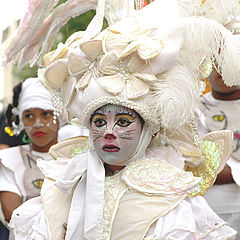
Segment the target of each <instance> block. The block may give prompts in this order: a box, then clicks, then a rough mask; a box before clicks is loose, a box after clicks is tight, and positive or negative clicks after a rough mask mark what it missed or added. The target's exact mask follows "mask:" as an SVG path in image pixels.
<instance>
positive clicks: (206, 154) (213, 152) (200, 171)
mask: <svg viewBox="0 0 240 240" xmlns="http://www.w3.org/2000/svg"><path fill="white" fill-rule="evenodd" d="M202 154H203V161H202V163H201V164H199V165H198V166H196V167H189V166H188V167H187V169H186V170H187V171H191V172H192V173H193V175H194V176H196V177H201V178H202V182H201V183H200V184H199V189H200V190H199V191H195V192H193V193H192V194H190V196H191V197H195V196H197V195H201V196H204V195H205V193H206V192H207V191H208V190H209V188H211V186H212V185H213V183H214V181H215V179H216V177H217V171H218V168H219V167H220V164H221V157H222V152H221V150H220V147H219V145H218V144H217V143H214V142H211V141H203V142H202Z"/></svg>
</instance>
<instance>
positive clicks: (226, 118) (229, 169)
mask: <svg viewBox="0 0 240 240" xmlns="http://www.w3.org/2000/svg"><path fill="white" fill-rule="evenodd" d="M225 27H226V28H227V29H228V30H229V31H230V32H231V33H232V34H233V35H234V37H235V38H236V40H237V41H238V44H239V47H240V21H239V20H236V19H235V20H232V21H230V22H228V23H227V24H226V25H225ZM239 54H240V48H239ZM209 80H210V85H211V92H210V93H208V94H206V95H204V96H203V97H202V98H201V104H200V111H199V116H200V126H199V130H200V135H202V136H203V135H205V134H206V133H208V132H211V131H219V130H225V129H230V130H232V131H233V149H232V151H233V153H232V156H231V158H230V159H229V160H228V162H227V165H226V166H225V168H224V170H223V171H222V172H221V173H220V174H219V175H218V177H217V180H216V182H215V184H214V185H213V187H212V188H211V189H210V191H209V192H208V193H207V194H206V196H205V197H206V199H207V201H208V203H209V205H210V206H211V207H212V208H213V210H214V211H215V212H216V213H217V214H219V215H220V216H221V217H222V218H223V219H224V220H225V221H227V222H228V223H229V225H230V226H232V227H233V228H235V229H236V230H237V231H238V235H237V238H236V239H240V232H239V231H240V188H239V186H240V178H239V176H240V123H239V112H240V89H239V86H232V87H228V86H226V85H225V84H224V82H223V81H222V78H221V75H220V74H219V73H217V72H216V70H215V69H213V71H212V72H211V74H210V76H209ZM223 196H224V197H223Z"/></svg>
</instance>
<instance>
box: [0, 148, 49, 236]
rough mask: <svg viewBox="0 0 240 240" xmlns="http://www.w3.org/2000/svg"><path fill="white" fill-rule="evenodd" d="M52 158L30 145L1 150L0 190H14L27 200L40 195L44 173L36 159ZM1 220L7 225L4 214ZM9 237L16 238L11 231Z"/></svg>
mask: <svg viewBox="0 0 240 240" xmlns="http://www.w3.org/2000/svg"><path fill="white" fill-rule="evenodd" d="M37 158H40V159H44V160H51V159H52V158H51V157H50V156H49V155H48V153H41V152H36V151H33V150H31V147H30V145H24V146H17V147H12V148H7V149H3V150H1V151H0V191H7V192H13V193H16V194H17V195H19V196H20V197H21V198H22V201H26V200H27V199H30V198H32V197H36V196H39V194H40V189H41V186H42V183H43V174H42V173H41V171H40V170H39V169H38V167H37V165H36V159H37ZM1 216H2V218H1V221H2V222H3V223H4V224H5V225H6V222H5V220H4V219H3V215H2V214H1ZM9 239H14V238H13V236H12V233H11V232H10V236H9Z"/></svg>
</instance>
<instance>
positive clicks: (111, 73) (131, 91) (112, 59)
mask: <svg viewBox="0 0 240 240" xmlns="http://www.w3.org/2000/svg"><path fill="white" fill-rule="evenodd" d="M46 2H48V1H46ZM70 2H72V1H68V2H66V4H70ZM85 2H86V1H85ZM110 2H111V1H109V2H106V3H105V1H104V0H99V1H98V5H97V3H96V2H94V3H92V2H91V1H88V4H86V3H85V4H82V5H79V6H81V10H82V11H85V10H86V6H87V7H88V8H89V7H90V6H96V5H97V11H96V16H95V17H94V19H93V20H92V22H91V23H90V25H89V27H88V28H87V30H86V31H85V32H78V33H75V34H73V35H72V36H70V37H69V39H68V40H67V41H66V43H65V44H59V46H58V48H57V49H56V50H55V51H53V52H51V53H49V54H47V55H46V56H45V58H44V61H45V65H46V67H45V68H42V69H40V70H39V77H40V78H41V79H42V82H43V83H44V84H45V86H47V87H48V88H49V89H51V90H52V91H53V92H54V94H55V97H56V99H57V100H56V107H57V108H58V109H59V106H61V104H60V102H62V101H63V106H64V109H65V110H66V111H67V112H68V114H67V115H68V117H69V118H70V119H71V118H73V117H77V118H78V119H79V121H80V124H83V125H85V126H86V125H87V124H88V120H89V118H90V115H91V114H92V113H93V111H95V110H96V109H97V108H98V107H100V106H102V105H104V104H108V103H112V104H120V105H124V106H126V107H130V108H132V109H135V110H136V111H137V112H138V113H139V114H140V115H141V116H142V117H143V119H144V120H145V121H146V122H147V123H149V124H150V125H151V126H152V129H153V131H158V129H159V128H160V127H164V128H170V129H171V128H177V127H179V126H182V125H184V124H185V123H187V122H189V120H190V118H191V116H192V115H193V113H194V110H195V108H196V104H197V101H198V97H199V78H200V77H201V74H202V68H203V65H204V61H205V59H208V62H210V64H213V65H214V66H215V67H216V69H217V70H218V71H219V72H220V73H221V74H222V76H223V80H224V81H225V83H226V84H227V85H237V84H239V77H238V76H239V73H240V61H239V60H240V56H239V54H238V53H237V50H236V49H237V46H236V42H235V40H234V39H233V36H232V34H231V33H230V32H229V31H228V30H227V29H226V28H224V27H223V25H222V24H223V22H224V19H225V18H227V16H229V15H230V14H231V15H234V14H238V12H239V2H238V1H236V0H235V1H233V0H232V1H220V3H219V1H216V0H209V1H199V0H192V1H190V0H179V1H175V0H171V1H162V0H155V1H154V2H152V3H151V4H149V5H148V6H146V7H145V8H143V9H141V10H140V11H134V10H132V8H131V7H130V6H132V3H133V2H132V3H131V4H130V2H128V4H127V8H123V9H120V8H119V9H118V13H120V12H121V10H125V11H124V12H125V14H123V15H125V16H126V15H128V14H126V11H127V13H129V16H128V17H127V18H124V19H122V20H121V21H118V22H116V21H115V20H117V19H121V17H119V18H114V17H113V16H115V17H116V16H117V15H118V14H116V11H115V12H113V11H110V12H108V15H107V16H109V19H115V20H113V21H112V22H116V23H115V24H112V25H111V26H110V27H109V28H108V29H106V30H104V31H102V32H100V29H101V26H102V25H101V22H102V20H103V16H104V9H105V12H106V7H107V6H113V5H111V3H110ZM123 2H124V1H123ZM42 3H43V2H42ZM90 3H92V5H91V4H90ZM94 4H95V5H94ZM125 4H126V2H125ZM50 5H51V6H54V4H53V3H52V4H50ZM50 5H49V6H50ZM63 6H65V5H63ZM63 6H62V7H63ZM59 7H61V5H60V6H59ZM104 7H105V8H104ZM57 9H58V8H55V9H54V10H53V12H56V11H57ZM79 9H80V8H79ZM111 9H113V8H111ZM73 15H74V14H73ZM51 16H52V14H51ZM110 16H112V17H110ZM121 16H122V15H121ZM48 19H49V17H48V18H46V19H45V20H44V21H42V23H43V24H46V23H47V22H48V21H50V20H48ZM50 19H52V18H50ZM52 20H53V19H52ZM42 26H43V25H42ZM44 26H45V25H44ZM54 26H55V25H54V24H53V25H51V27H50V30H51V29H52V28H54ZM55 27H56V26H55ZM39 30H41V28H39ZM39 30H38V33H39ZM50 30H49V31H50ZM19 32H21V28H20V30H19ZM37 35H38V34H37ZM43 36H45V39H50V38H52V36H54V35H51V34H50V32H49V34H47V35H45V34H43ZM45 43H46V44H45ZM17 45H18V46H24V48H23V49H26V51H28V50H30V49H33V48H29V46H30V45H29V44H27V45H26V44H25V45H24V44H23V43H19V44H17ZM10 46H11V47H8V48H7V49H6V53H7V54H6V59H7V60H9V59H11V57H13V56H14V55H15V53H16V51H17V50H13V46H14V45H10ZM48 46H49V45H48V44H47V42H46V41H45V42H44V44H43V47H42V49H41V51H40V55H41V53H43V52H44V51H45V50H46V48H47V47H48ZM27 49H28V50H27ZM38 49H39V46H38ZM44 49H45V50H44ZM24 51H25V50H24ZM40 55H39V54H38V56H40ZM24 56H25V57H26V56H30V55H28V54H26V55H24ZM35 59H36V58H35ZM7 60H6V61H7ZM64 109H59V111H62V110H64Z"/></svg>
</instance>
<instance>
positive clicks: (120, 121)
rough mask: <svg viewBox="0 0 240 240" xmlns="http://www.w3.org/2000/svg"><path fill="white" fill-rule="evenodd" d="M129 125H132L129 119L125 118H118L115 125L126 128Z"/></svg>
mask: <svg viewBox="0 0 240 240" xmlns="http://www.w3.org/2000/svg"><path fill="white" fill-rule="evenodd" d="M131 123H133V122H132V121H130V120H129V119H126V118H119V119H118V120H117V123H116V124H117V125H118V126H120V127H128V126H129V125H130V124H131Z"/></svg>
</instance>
